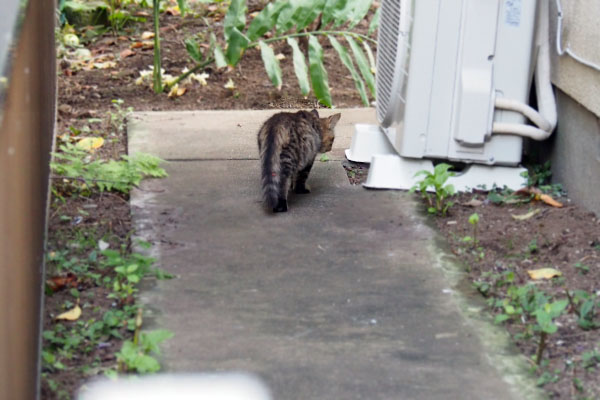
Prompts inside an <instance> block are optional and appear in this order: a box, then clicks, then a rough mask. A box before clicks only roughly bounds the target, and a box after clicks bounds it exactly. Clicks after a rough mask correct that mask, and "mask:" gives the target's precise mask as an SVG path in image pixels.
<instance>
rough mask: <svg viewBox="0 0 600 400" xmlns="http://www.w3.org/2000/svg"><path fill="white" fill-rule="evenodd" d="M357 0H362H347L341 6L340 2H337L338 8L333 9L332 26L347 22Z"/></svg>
mask: <svg viewBox="0 0 600 400" xmlns="http://www.w3.org/2000/svg"><path fill="white" fill-rule="evenodd" d="M359 1H362V0H347V1H345V2H344V3H345V4H344V6H343V7H341V4H340V3H341V2H340V3H338V5H339V6H340V8H335V9H334V10H333V26H334V27H337V26H340V25H342V24H344V23H346V22H348V20H349V18H350V14H351V13H352V10H353V9H354V7H355V5H356V3H357V2H359Z"/></svg>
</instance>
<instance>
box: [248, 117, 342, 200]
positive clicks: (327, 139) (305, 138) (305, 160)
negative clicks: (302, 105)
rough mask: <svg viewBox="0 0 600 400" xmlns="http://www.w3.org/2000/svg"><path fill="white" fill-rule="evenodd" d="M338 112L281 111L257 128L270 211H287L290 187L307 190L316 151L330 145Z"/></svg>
mask: <svg viewBox="0 0 600 400" xmlns="http://www.w3.org/2000/svg"><path fill="white" fill-rule="evenodd" d="M340 117H341V114H335V115H332V116H330V117H328V118H319V113H318V112H317V110H312V111H298V112H297V113H286V112H281V113H277V114H275V115H273V116H272V117H271V118H269V119H268V120H267V121H266V122H265V123H264V124H263V126H262V127H261V128H260V131H259V132H258V152H259V154H260V160H261V167H262V190H263V197H264V200H265V202H266V203H267V205H268V206H269V207H270V208H272V209H273V212H285V211H287V197H288V191H289V190H290V187H292V183H293V190H294V192H295V193H300V194H302V193H310V191H309V190H308V188H307V187H306V179H307V178H308V174H309V172H310V169H311V167H312V165H313V162H314V161H315V157H316V155H317V152H320V153H325V152H327V151H330V150H331V146H332V145H333V139H334V132H333V129H334V127H335V125H336V124H337V122H338V121H339V120H340Z"/></svg>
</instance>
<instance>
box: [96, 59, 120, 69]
mask: <svg viewBox="0 0 600 400" xmlns="http://www.w3.org/2000/svg"><path fill="white" fill-rule="evenodd" d="M92 66H93V67H94V68H96V69H108V68H114V67H116V66H117V63H116V62H114V61H105V62H95V63H92Z"/></svg>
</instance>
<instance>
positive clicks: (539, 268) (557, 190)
mask: <svg viewBox="0 0 600 400" xmlns="http://www.w3.org/2000/svg"><path fill="white" fill-rule="evenodd" d="M449 171H451V167H450V165H447V164H438V165H437V166H436V168H435V171H434V173H426V172H421V173H419V174H418V176H423V178H422V179H421V180H420V181H419V182H418V184H417V185H416V187H415V190H417V189H418V190H420V192H421V194H422V196H423V198H424V200H425V206H426V208H427V210H428V211H429V213H430V215H434V216H436V218H435V220H434V221H433V222H434V223H435V225H436V226H437V228H438V229H439V230H440V231H441V232H442V233H443V234H444V235H445V236H446V238H447V240H448V243H449V246H450V249H451V251H452V252H453V253H454V254H455V255H456V256H457V257H458V258H459V259H460V260H461V261H462V262H463V264H464V265H465V269H466V276H467V278H466V279H468V281H469V282H470V286H471V287H472V288H473V290H474V291H477V292H478V293H479V294H480V295H481V296H483V297H484V299H485V303H486V304H487V309H488V311H489V312H490V313H491V314H492V316H493V321H494V323H495V324H498V325H503V326H505V327H506V328H507V329H508V331H509V332H510V334H511V336H512V338H513V339H514V342H515V343H516V345H517V347H518V348H519V349H520V350H521V351H522V352H523V353H524V354H525V355H526V356H527V358H528V359H529V360H530V362H531V373H532V374H533V375H534V376H535V377H536V379H537V384H538V386H540V387H543V388H544V389H545V390H546V392H547V393H548V395H549V396H550V397H551V398H561V399H594V398H598V397H599V396H600V385H599V383H600V382H599V379H598V376H599V374H598V368H599V367H600V358H598V354H599V353H598V351H599V349H600V331H599V330H598V328H600V312H599V311H600V290H599V289H600V286H599V285H598V282H599V280H600V220H599V219H598V218H597V217H596V216H595V215H594V214H592V213H589V212H586V211H584V210H581V209H579V208H578V207H576V206H575V205H572V204H570V201H569V199H568V198H567V196H566V193H565V192H564V191H563V188H562V186H561V185H560V184H552V183H551V176H552V173H551V170H550V164H549V163H545V164H537V165H532V166H531V168H529V172H528V174H527V176H526V177H527V186H526V187H524V188H523V189H521V190H519V191H516V192H514V191H511V190H508V189H506V188H504V189H500V188H489V189H488V188H475V189H474V190H473V191H472V192H471V193H461V194H453V193H452V190H448V189H452V188H451V187H450V188H449V185H448V184H447V183H446V181H447V179H448V178H449V177H450V176H451V175H452V172H449ZM428 187H430V188H431V189H433V190H432V192H431V193H426V192H424V189H426V188H428ZM441 188H446V190H441ZM432 205H435V206H432Z"/></svg>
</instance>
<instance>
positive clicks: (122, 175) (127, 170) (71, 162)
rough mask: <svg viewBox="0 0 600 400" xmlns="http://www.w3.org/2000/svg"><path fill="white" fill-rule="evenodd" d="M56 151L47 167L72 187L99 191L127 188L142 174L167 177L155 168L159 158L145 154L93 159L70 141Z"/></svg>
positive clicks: (144, 176) (139, 178)
mask: <svg viewBox="0 0 600 400" xmlns="http://www.w3.org/2000/svg"><path fill="white" fill-rule="evenodd" d="M60 150H61V151H60V152H57V153H52V155H53V157H54V161H52V162H51V163H50V168H51V170H52V172H53V173H54V174H55V176H54V178H55V179H57V178H60V179H66V180H67V181H69V184H70V186H71V187H72V188H75V189H77V190H89V189H90V188H96V189H98V190H99V191H100V192H103V191H113V190H114V191H119V192H122V193H129V191H130V190H131V189H132V188H133V187H135V186H138V185H139V184H140V182H141V181H142V179H144V178H146V177H153V178H163V177H165V176H167V173H166V171H165V170H164V169H162V168H160V167H159V164H160V163H161V162H163V161H162V160H161V159H160V158H158V157H155V156H152V155H150V154H145V153H137V154H134V155H133V156H126V155H123V156H121V160H118V161H117V160H108V161H107V160H94V159H92V157H91V155H90V154H89V152H87V151H85V150H82V149H80V148H79V147H77V146H76V145H74V144H71V143H65V144H63V145H61V146H60Z"/></svg>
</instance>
